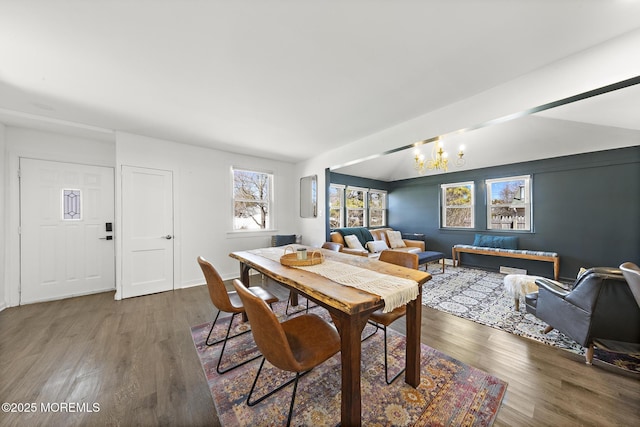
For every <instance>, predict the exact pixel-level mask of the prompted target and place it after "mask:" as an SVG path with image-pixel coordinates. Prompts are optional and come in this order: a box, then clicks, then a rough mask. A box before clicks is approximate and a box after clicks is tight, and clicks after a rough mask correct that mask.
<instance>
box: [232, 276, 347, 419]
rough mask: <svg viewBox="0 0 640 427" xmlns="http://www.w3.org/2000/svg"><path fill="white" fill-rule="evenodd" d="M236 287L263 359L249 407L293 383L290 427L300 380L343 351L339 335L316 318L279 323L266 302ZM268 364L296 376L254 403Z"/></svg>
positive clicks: (239, 285)
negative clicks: (254, 395) (256, 390)
mask: <svg viewBox="0 0 640 427" xmlns="http://www.w3.org/2000/svg"><path fill="white" fill-rule="evenodd" d="M233 287H234V288H235V289H236V291H237V293H238V295H239V296H240V299H241V300H242V303H243V304H244V308H245V310H246V313H247V316H248V317H249V321H250V322H251V333H252V334H253V339H254V341H255V342H256V344H257V346H258V349H259V350H260V351H261V352H262V355H263V358H262V362H261V363H260V368H258V372H257V374H256V377H255V379H254V381H253V385H252V386H251V390H250V391H249V395H248V396H247V405H249V406H254V405H256V404H258V403H260V402H262V401H263V400H264V399H266V398H268V397H269V396H272V395H273V394H274V393H276V392H277V391H279V390H281V389H282V388H284V387H286V386H288V385H289V384H291V383H292V382H293V393H292V395H291V403H290V404H289V416H288V417H287V426H289V425H290V424H291V416H292V415H293V405H294V402H295V398H296V390H297V389H298V380H299V379H300V377H301V376H303V375H305V374H306V373H308V372H309V371H310V370H311V369H313V368H314V367H316V366H318V365H320V364H321V363H323V362H324V361H326V360H327V359H329V358H330V357H331V356H333V355H334V354H336V353H337V352H338V351H340V335H338V332H337V331H336V329H335V328H334V327H333V326H332V325H331V324H329V323H327V322H326V321H324V320H323V319H322V318H320V317H319V316H316V315H315V314H302V315H300V316H298V317H294V318H291V319H288V320H285V321H284V322H282V323H280V322H278V319H277V317H276V315H275V314H274V313H273V311H271V309H270V308H269V306H268V305H267V304H265V301H264V300H263V299H262V298H260V297H259V296H257V295H256V294H254V293H253V292H252V291H251V289H250V288H249V289H247V287H246V286H244V285H243V284H242V282H241V281H239V280H237V279H236V280H234V281H233ZM265 360H268V361H269V363H271V364H272V365H273V366H275V367H276V368H279V369H282V370H284V371H289V372H295V374H296V376H295V378H292V379H291V380H289V381H287V382H286V383H284V384H282V385H280V386H279V387H277V388H276V389H274V390H272V391H270V392H268V393H267V394H265V395H263V396H262V397H259V398H258V399H255V400H253V401H252V400H251V396H252V395H253V392H254V389H255V387H256V383H257V382H258V377H260V372H261V371H262V367H263V366H264V361H265Z"/></svg>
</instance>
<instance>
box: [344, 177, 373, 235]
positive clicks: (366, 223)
mask: <svg viewBox="0 0 640 427" xmlns="http://www.w3.org/2000/svg"><path fill="white" fill-rule="evenodd" d="M352 190H355V191H362V192H363V195H362V200H363V202H364V206H363V207H362V208H348V207H347V192H348V191H352ZM344 193H345V194H344V212H345V226H346V227H352V226H350V225H349V224H347V221H348V220H349V215H348V213H349V211H350V210H352V211H360V210H361V211H362V227H368V226H369V189H368V188H363V187H355V186H352V185H348V186H347V187H346V188H345V191H344Z"/></svg>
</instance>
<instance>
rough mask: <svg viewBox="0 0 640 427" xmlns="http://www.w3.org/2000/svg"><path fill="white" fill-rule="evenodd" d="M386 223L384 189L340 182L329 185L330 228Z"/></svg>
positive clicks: (381, 225)
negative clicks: (350, 185)
mask: <svg viewBox="0 0 640 427" xmlns="http://www.w3.org/2000/svg"><path fill="white" fill-rule="evenodd" d="M386 225H387V192H386V191H384V190H375V189H369V188H360V187H348V186H344V185H340V184H331V185H330V186H329V226H330V227H331V228H332V229H335V228H340V227H384V226H386Z"/></svg>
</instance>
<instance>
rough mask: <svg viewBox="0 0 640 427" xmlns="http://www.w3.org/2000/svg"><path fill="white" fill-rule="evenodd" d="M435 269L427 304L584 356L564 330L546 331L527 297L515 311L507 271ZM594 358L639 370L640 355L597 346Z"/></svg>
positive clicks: (425, 291)
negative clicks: (529, 308)
mask: <svg viewBox="0 0 640 427" xmlns="http://www.w3.org/2000/svg"><path fill="white" fill-rule="evenodd" d="M432 272H433V274H432V279H431V280H430V281H429V282H427V283H426V285H425V286H424V288H423V293H422V303H423V304H424V305H426V306H429V307H432V308H435V309H437V310H440V311H444V312H447V313H451V314H454V315H456V316H458V317H462V318H465V319H469V320H473V321H474V322H477V323H480V324H483V325H487V326H492V327H494V328H497V329H501V330H503V331H507V332H510V333H512V334H516V335H520V336H523V337H526V338H530V339H533V340H536V341H539V342H542V343H545V344H548V345H552V346H555V347H560V348H562V349H565V350H569V351H571V352H574V353H577V354H580V355H584V352H585V349H584V348H583V347H582V346H581V345H580V344H578V343H577V342H575V341H574V340H572V339H571V338H569V337H568V336H566V335H564V334H563V333H561V332H558V331H557V330H555V329H554V330H553V331H551V332H549V333H548V334H543V333H542V331H543V330H544V329H545V328H546V327H547V324H546V323H544V322H543V321H541V320H540V319H538V318H537V317H535V316H533V315H532V314H529V313H527V312H526V308H525V304H524V298H521V301H520V310H519V311H515V305H514V300H513V298H512V297H511V296H509V295H508V294H507V293H506V291H505V289H504V286H503V279H504V277H505V274H501V273H496V272H491V271H485V270H479V269H474V268H467V267H456V268H454V267H451V266H447V268H446V270H445V272H444V273H441V271H438V272H436V270H432ZM594 358H595V359H598V360H600V361H601V362H604V363H607V364H610V365H613V366H617V367H618V368H622V369H625V370H628V371H631V372H635V373H640V355H638V357H634V356H629V355H624V354H617V353H610V352H606V351H603V350H598V349H596V351H595V354H594ZM594 363H597V362H594Z"/></svg>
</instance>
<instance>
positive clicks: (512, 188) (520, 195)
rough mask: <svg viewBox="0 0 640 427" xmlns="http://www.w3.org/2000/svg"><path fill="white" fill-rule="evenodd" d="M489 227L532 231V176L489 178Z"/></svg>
mask: <svg viewBox="0 0 640 427" xmlns="http://www.w3.org/2000/svg"><path fill="white" fill-rule="evenodd" d="M485 183H486V188H487V201H488V203H487V209H488V211H487V228H488V229H490V230H527V231H531V206H532V204H531V176H529V175H525V176H513V177H507V178H498V179H487V180H486V181H485Z"/></svg>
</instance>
